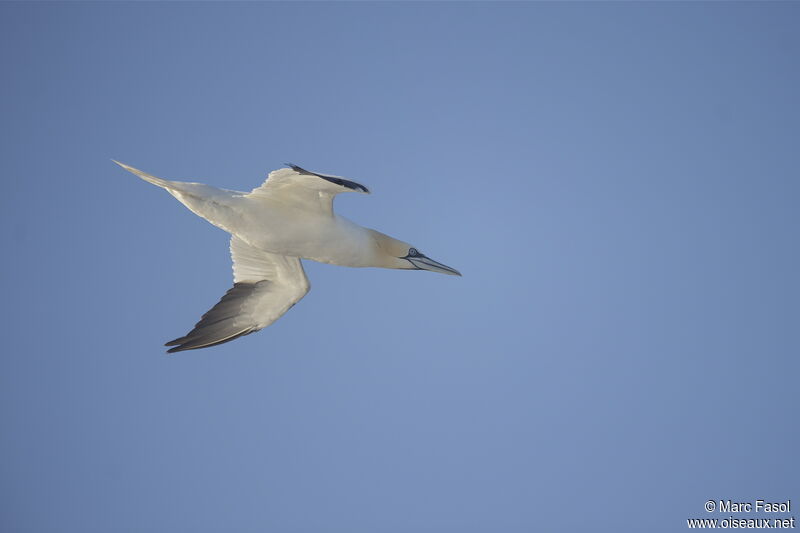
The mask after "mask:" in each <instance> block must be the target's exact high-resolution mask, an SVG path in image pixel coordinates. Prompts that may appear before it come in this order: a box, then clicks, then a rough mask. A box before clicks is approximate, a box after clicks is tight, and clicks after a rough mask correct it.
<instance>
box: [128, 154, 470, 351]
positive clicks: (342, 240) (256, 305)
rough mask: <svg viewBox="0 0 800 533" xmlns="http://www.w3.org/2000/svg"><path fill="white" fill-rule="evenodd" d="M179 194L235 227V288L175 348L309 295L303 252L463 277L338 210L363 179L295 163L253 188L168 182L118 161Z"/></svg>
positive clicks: (226, 334)
mask: <svg viewBox="0 0 800 533" xmlns="http://www.w3.org/2000/svg"><path fill="white" fill-rule="evenodd" d="M114 162H115V163H116V164H118V165H119V166H121V167H122V168H124V169H125V170H127V171H129V172H132V173H134V174H136V175H137V176H139V177H140V178H142V179H143V180H145V181H149V182H150V183H152V184H153V185H158V186H159V187H162V188H164V189H166V190H167V192H169V193H170V194H171V195H172V196H174V197H175V198H177V199H178V200H179V201H180V202H181V203H182V204H183V205H185V206H186V207H188V208H189V210H191V211H192V212H193V213H194V214H196V215H198V216H200V217H202V218H204V219H206V220H208V221H209V222H211V223H212V224H214V225H215V226H217V227H219V228H221V229H223V230H225V231H227V232H228V233H230V234H231V244H230V249H231V258H232V259H233V288H231V289H230V290H228V292H227V293H225V295H224V296H223V297H222V299H221V300H220V301H219V303H217V304H216V305H215V306H214V307H212V308H211V309H210V310H209V311H208V312H207V313H206V314H204V315H203V317H202V318H201V319H200V322H198V323H197V324H195V326H194V329H192V331H190V332H189V333H188V334H186V335H185V336H184V337H180V338H177V339H175V340H172V341H169V342H168V343H166V346H174V348H171V349H170V350H168V353H173V352H179V351H182V350H194V349H197V348H207V347H209V346H215V345H217V344H222V343H223V342H228V341H232V340H234V339H236V338H238V337H241V336H243V335H248V334H250V333H253V332H255V331H258V330H260V329H263V328H265V327H267V326H269V325H270V324H272V323H273V322H275V321H276V320H277V319H278V318H280V317H281V316H282V315H283V314H284V313H285V312H286V311H288V310H289V309H290V308H291V307H292V306H293V305H294V304H296V303H297V302H298V301H300V299H301V298H302V297H303V296H305V295H306V293H307V292H308V289H309V288H310V285H309V283H308V278H307V277H306V273H305V271H304V270H303V264H302V263H301V262H300V259H311V260H313V261H319V262H320V263H330V264H333V265H341V266H350V267H380V268H398V269H404V270H430V271H433V272H441V273H443V274H451V275H456V276H460V275H461V274H460V273H459V272H458V271H457V270H456V269H454V268H450V267H449V266H446V265H443V264H441V263H437V262H436V261H434V260H433V259H430V258H429V257H426V256H425V255H423V254H422V253H420V252H419V251H418V250H417V249H416V248H414V247H413V246H411V245H410V244H408V243H405V242H403V241H399V240H397V239H394V238H392V237H389V236H388V235H384V234H383V233H380V232H378V231H375V230H373V229H369V228H364V227H361V226H359V225H357V224H355V223H353V222H351V221H349V220H347V219H346V218H344V217H340V216H339V215H337V214H335V213H334V212H333V197H334V196H336V195H337V194H339V193H340V192H348V191H355V192H361V193H367V194H369V190H367V188H366V187H364V186H363V185H361V184H358V183H356V182H354V181H350V180H348V179H345V178H342V177H340V176H329V175H325V174H317V173H316V172H309V171H308V170H305V169H303V168H300V167H298V166H296V165H290V168H281V169H279V170H275V171H273V172H270V173H269V176H268V177H267V180H266V181H265V182H264V183H263V184H262V185H261V186H260V187H258V188H256V189H253V190H252V191H250V192H249V193H245V192H238V191H228V190H225V189H217V188H216V187H211V186H209V185H203V184H202V183H187V182H181V181H169V180H165V179H161V178H157V177H155V176H152V175H150V174H147V173H145V172H142V171H141V170H138V169H135V168H133V167H131V166H128V165H125V164H123V163H120V162H119V161H114Z"/></svg>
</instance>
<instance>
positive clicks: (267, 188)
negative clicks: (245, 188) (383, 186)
mask: <svg viewBox="0 0 800 533" xmlns="http://www.w3.org/2000/svg"><path fill="white" fill-rule="evenodd" d="M343 192H361V193H366V194H369V189H367V188H366V187H365V186H363V185H361V184H360V183H356V182H355V181H350V180H348V179H345V178H342V177H341V176H330V175H327V174H318V173H316V172H311V171H308V170H305V169H304V168H301V167H298V166H297V165H290V166H289V168H281V169H279V170H274V171H272V172H270V173H269V176H268V177H267V180H266V181H265V182H264V183H263V184H262V185H261V186H260V187H257V188H255V189H253V190H252V191H250V193H249V194H247V197H249V198H266V199H269V200H273V201H279V202H283V203H285V204H288V205H291V206H293V207H297V208H300V209H305V210H311V211H317V212H319V211H322V212H323V213H325V214H328V215H333V198H334V196H336V195H337V194H339V193H343Z"/></svg>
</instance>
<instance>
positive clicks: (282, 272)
mask: <svg viewBox="0 0 800 533" xmlns="http://www.w3.org/2000/svg"><path fill="white" fill-rule="evenodd" d="M231 258H232V259H233V288H231V289H230V290H229V291H228V292H226V293H225V296H223V297H222V299H221V300H220V301H219V302H218V303H217V305H215V306H214V307H212V308H211V309H210V310H209V311H208V312H207V313H206V314H204V315H203V317H202V318H201V319H200V322H198V323H197V324H195V326H194V329H192V331H190V332H189V333H188V334H187V335H186V336H185V337H180V338H178V339H175V340H173V341H170V342H168V343H167V344H166V346H174V348H171V349H170V350H168V352H169V353H173V352H180V351H182V350H194V349H197V348H206V347H208V346H215V345H217V344H222V343H223V342H228V341H232V340H234V339H236V338H239V337H241V336H243V335H248V334H250V333H253V332H255V331H258V330H260V329H263V328H265V327H267V326H269V325H270V324H272V323H273V322H275V321H276V320H277V319H278V318H280V317H281V316H282V315H283V314H284V313H285V312H286V311H288V310H289V309H290V308H291V307H292V306H293V305H294V304H296V303H297V302H298V301H300V299H301V298H302V297H303V296H305V295H306V293H307V292H308V289H309V283H308V278H307V277H306V273H305V271H304V270H303V265H302V263H301V262H300V259H299V258H297V257H288V256H283V255H278V254H271V253H267V252H263V251H261V250H258V249H256V248H253V247H252V246H250V245H249V244H247V243H245V242H244V241H242V240H241V239H239V238H238V237H231Z"/></svg>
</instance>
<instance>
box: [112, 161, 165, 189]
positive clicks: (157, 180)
mask: <svg viewBox="0 0 800 533" xmlns="http://www.w3.org/2000/svg"><path fill="white" fill-rule="evenodd" d="M112 161H114V163H116V164H118V165H119V166H121V167H122V168H124V169H125V170H127V171H128V172H130V173H132V174H136V175H137V176H139V177H140V178H142V179H143V180H145V181H149V182H150V183H152V184H153V185H158V186H159V187H163V188H165V189H167V190H169V189H172V188H174V187H175V185H176V183H175V182H174V181H169V180H164V179H161V178H157V177H155V176H153V175H152V174H148V173H147V172H142V171H141V170H139V169H138V168H133V167H132V166H129V165H126V164H125V163H120V162H119V161H117V160H115V159H112Z"/></svg>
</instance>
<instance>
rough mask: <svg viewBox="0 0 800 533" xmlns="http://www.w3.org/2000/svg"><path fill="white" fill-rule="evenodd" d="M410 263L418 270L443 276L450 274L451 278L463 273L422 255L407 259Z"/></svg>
mask: <svg viewBox="0 0 800 533" xmlns="http://www.w3.org/2000/svg"><path fill="white" fill-rule="evenodd" d="M406 259H407V260H408V262H409V263H411V264H412V265H414V266H415V267H416V268H417V270H430V271H431V272H441V273H442V274H449V275H451V276H460V275H461V272H459V271H458V270H456V269H455V268H450V267H449V266H447V265H443V264H441V263H437V262H436V261H434V260H433V259H431V258H430V257H425V256H424V255H422V254H420V255H417V256H415V257H406Z"/></svg>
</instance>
